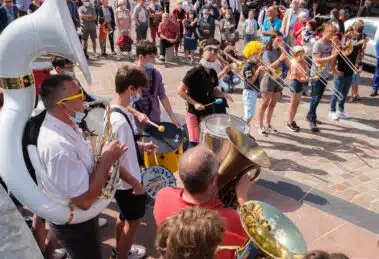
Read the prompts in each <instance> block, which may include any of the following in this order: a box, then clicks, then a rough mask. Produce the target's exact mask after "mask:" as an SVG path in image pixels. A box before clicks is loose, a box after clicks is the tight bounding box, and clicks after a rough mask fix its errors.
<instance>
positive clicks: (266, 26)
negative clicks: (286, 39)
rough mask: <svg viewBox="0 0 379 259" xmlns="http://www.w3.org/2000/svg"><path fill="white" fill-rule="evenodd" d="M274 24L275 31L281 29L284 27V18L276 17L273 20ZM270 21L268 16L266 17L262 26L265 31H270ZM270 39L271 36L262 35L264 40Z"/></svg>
mask: <svg viewBox="0 0 379 259" xmlns="http://www.w3.org/2000/svg"><path fill="white" fill-rule="evenodd" d="M272 26H273V27H274V30H275V31H279V30H280V28H281V27H282V20H280V19H279V18H278V17H275V19H274V20H273V21H272ZM270 27H271V26H270V21H269V19H268V17H266V18H265V21H264V22H263V25H262V28H263V30H264V31H270ZM269 40H270V36H262V41H263V42H264V43H266V42H268V41H269Z"/></svg>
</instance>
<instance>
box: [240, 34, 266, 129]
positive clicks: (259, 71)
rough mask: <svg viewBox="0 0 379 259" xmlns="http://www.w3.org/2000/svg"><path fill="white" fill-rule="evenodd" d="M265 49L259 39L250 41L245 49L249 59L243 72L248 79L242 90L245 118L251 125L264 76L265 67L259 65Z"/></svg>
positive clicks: (246, 56)
mask: <svg viewBox="0 0 379 259" xmlns="http://www.w3.org/2000/svg"><path fill="white" fill-rule="evenodd" d="M262 51H263V45H262V43H260V42H259V41H250V42H249V43H248V44H247V45H246V47H245V48H244V50H243V54H244V56H245V58H246V59H247V60H248V63H247V65H246V67H245V68H244V71H243V74H244V77H245V78H246V79H247V82H245V88H244V89H243V92H242V97H243V111H244V112H243V114H244V115H243V119H244V121H246V122H247V123H249V125H250V126H251V123H250V122H251V120H252V119H253V117H254V115H255V107H256V104H257V97H258V91H259V84H260V78H261V77H262V76H263V73H264V71H263V67H262V66H259V59H260V56H261V54H262Z"/></svg>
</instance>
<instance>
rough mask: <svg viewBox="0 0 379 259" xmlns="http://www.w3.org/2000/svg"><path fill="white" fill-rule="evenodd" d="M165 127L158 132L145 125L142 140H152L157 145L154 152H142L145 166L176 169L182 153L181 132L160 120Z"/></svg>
mask: <svg viewBox="0 0 379 259" xmlns="http://www.w3.org/2000/svg"><path fill="white" fill-rule="evenodd" d="M158 124H159V125H163V126H164V127H165V131H164V132H159V131H158V129H157V128H156V127H152V126H150V127H147V128H146V129H145V134H144V142H150V141H152V142H153V143H154V144H155V145H157V146H158V148H157V150H156V151H155V152H151V153H147V152H144V161H145V167H146V168H148V167H150V166H154V165H159V166H163V167H165V168H166V169H168V170H169V171H170V172H176V171H177V170H178V162H179V158H180V156H181V155H182V154H183V132H182V130H181V129H180V128H178V127H176V126H175V125H174V124H173V123H170V122H161V123H158Z"/></svg>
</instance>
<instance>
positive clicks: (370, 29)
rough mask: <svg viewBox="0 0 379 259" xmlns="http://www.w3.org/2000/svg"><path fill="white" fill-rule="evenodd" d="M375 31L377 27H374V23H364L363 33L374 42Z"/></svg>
mask: <svg viewBox="0 0 379 259" xmlns="http://www.w3.org/2000/svg"><path fill="white" fill-rule="evenodd" d="M376 29H377V27H376V26H375V24H374V23H372V22H365V29H364V31H363V32H364V33H365V34H366V35H367V37H369V39H370V40H374V39H375V34H376Z"/></svg>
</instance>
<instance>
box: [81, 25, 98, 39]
mask: <svg viewBox="0 0 379 259" xmlns="http://www.w3.org/2000/svg"><path fill="white" fill-rule="evenodd" d="M88 37H91V40H92V41H96V38H97V35H96V28H93V29H87V28H83V40H84V41H87V40H88Z"/></svg>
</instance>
